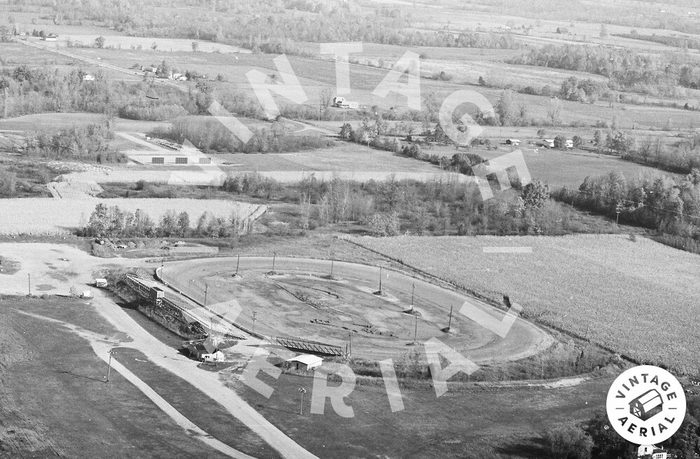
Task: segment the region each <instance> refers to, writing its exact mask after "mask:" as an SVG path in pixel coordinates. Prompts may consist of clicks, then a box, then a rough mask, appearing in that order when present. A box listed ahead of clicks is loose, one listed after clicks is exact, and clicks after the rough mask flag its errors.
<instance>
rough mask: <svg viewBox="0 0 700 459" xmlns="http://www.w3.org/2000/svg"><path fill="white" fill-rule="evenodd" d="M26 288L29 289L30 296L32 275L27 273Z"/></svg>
mask: <svg viewBox="0 0 700 459" xmlns="http://www.w3.org/2000/svg"><path fill="white" fill-rule="evenodd" d="M27 290H28V291H29V296H32V275H31V274H30V273H27Z"/></svg>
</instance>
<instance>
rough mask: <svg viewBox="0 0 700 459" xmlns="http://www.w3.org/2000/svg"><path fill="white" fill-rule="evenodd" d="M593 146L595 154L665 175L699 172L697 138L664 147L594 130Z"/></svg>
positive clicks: (648, 140)
mask: <svg viewBox="0 0 700 459" xmlns="http://www.w3.org/2000/svg"><path fill="white" fill-rule="evenodd" d="M593 144H594V145H595V146H596V148H597V149H598V151H599V152H607V153H612V154H616V155H620V157H621V158H622V159H625V160H628V161H634V162H637V163H641V164H647V165H650V166H653V167H656V168H659V169H663V170H666V171H669V172H676V173H681V174H689V173H691V172H692V171H693V169H700V135H697V134H696V135H694V136H693V137H691V138H689V139H685V140H682V141H678V142H677V143H676V144H675V145H667V144H665V143H664V142H663V140H662V139H660V138H659V137H646V138H642V139H638V138H636V137H635V136H633V135H630V134H627V133H625V132H623V131H615V130H609V131H607V133H605V134H604V133H603V131H601V130H596V131H595V132H594V135H593Z"/></svg>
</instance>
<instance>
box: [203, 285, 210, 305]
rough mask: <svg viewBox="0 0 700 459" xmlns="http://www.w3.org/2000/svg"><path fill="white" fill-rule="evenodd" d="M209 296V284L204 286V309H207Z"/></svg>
mask: <svg viewBox="0 0 700 459" xmlns="http://www.w3.org/2000/svg"><path fill="white" fill-rule="evenodd" d="M207 295H209V284H207V283H205V284H204V307H205V308H206V307H207Z"/></svg>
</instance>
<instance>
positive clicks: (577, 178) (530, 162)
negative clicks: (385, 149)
mask: <svg viewBox="0 0 700 459" xmlns="http://www.w3.org/2000/svg"><path fill="white" fill-rule="evenodd" d="M513 150H515V149H514V148H512V147H509V146H502V147H499V148H498V150H486V149H483V148H474V149H472V150H471V152H473V153H476V154H478V155H479V156H481V157H483V158H485V159H487V160H488V159H493V158H497V157H499V156H501V155H504V154H508V153H510V152H511V151H513ZM519 150H520V151H522V153H523V157H524V158H525V164H526V165H527V168H528V170H529V171H530V174H531V175H532V178H533V179H537V180H542V181H543V182H545V183H547V184H548V185H549V186H550V188H554V187H560V186H567V187H570V188H571V187H573V188H578V187H579V185H581V183H583V180H584V179H585V178H586V177H588V176H591V177H597V176H600V175H605V174H607V173H609V172H613V171H618V172H622V173H623V174H625V177H627V178H636V177H640V176H652V177H656V176H661V175H676V174H671V173H668V172H661V171H659V170H658V169H655V168H653V167H649V166H644V165H642V164H637V163H634V162H631V161H624V160H622V159H620V158H617V157H614V156H608V155H598V154H595V153H589V152H586V151H580V150H571V151H560V150H555V149H547V148H534V147H532V146H527V147H522V148H519ZM430 153H433V154H444V155H446V156H452V155H453V154H454V149H451V148H444V149H442V148H435V149H433V150H430Z"/></svg>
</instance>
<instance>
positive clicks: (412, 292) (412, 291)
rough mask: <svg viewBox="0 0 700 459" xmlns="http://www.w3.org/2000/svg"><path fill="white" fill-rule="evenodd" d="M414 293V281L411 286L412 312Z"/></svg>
mask: <svg viewBox="0 0 700 459" xmlns="http://www.w3.org/2000/svg"><path fill="white" fill-rule="evenodd" d="M415 293H416V283H415V282H414V283H413V285H412V286H411V312H413V297H414V296H415Z"/></svg>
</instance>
